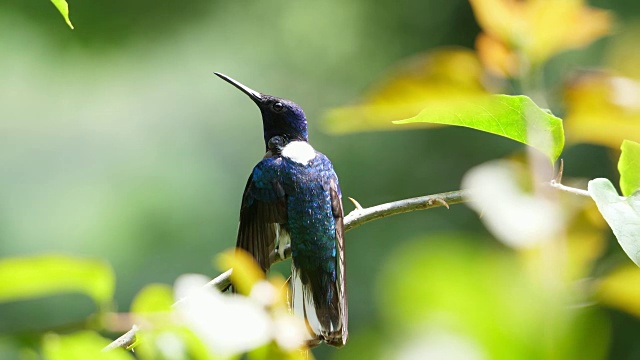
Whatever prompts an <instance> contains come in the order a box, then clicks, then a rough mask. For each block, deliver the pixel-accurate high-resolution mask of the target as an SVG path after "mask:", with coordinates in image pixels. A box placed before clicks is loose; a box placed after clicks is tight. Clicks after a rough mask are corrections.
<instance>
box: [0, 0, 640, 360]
mask: <svg viewBox="0 0 640 360" xmlns="http://www.w3.org/2000/svg"><path fill="white" fill-rule="evenodd" d="M590 4H591V5H592V6H597V7H601V8H604V9H608V10H611V11H612V12H613V13H615V16H616V18H617V29H616V30H617V31H618V32H624V31H626V29H628V28H630V27H632V26H633V24H634V23H635V22H637V21H640V3H638V2H634V1H627V0H610V1H607V0H597V1H596V0H594V1H590ZM69 5H70V9H71V13H70V15H71V20H72V22H73V24H74V26H75V30H70V29H69V28H68V27H67V26H66V25H65V24H64V22H63V20H62V19H61V17H60V15H59V14H58V13H57V11H56V9H55V8H54V7H53V6H52V4H51V3H50V2H48V1H44V0H42V1H11V2H3V3H1V4H0V34H1V35H0V256H1V257H12V256H23V255H32V254H42V253H61V254H72V255H77V256H87V257H96V258H100V259H104V260H106V261H108V262H109V263H110V264H111V266H112V267H113V269H114V270H115V274H116V277H117V288H116V304H117V305H116V306H117V309H119V310H121V311H126V310H127V309H129V306H130V304H131V301H132V299H133V297H134V296H135V294H136V293H137V292H138V291H139V290H140V289H141V288H143V287H144V286H145V285H146V284H148V283H152V282H159V283H167V284H171V283H173V281H174V280H175V279H176V278H177V277H178V276H179V275H180V274H183V273H191V272H195V273H203V274H208V275H211V276H215V275H216V274H217V273H218V272H219V270H218V269H217V268H216V266H215V265H214V263H213V261H212V259H214V257H215V256H216V254H218V253H219V252H221V251H223V250H224V249H227V248H229V247H232V246H233V245H234V242H235V233H236V230H237V219H238V213H239V205H240V198H241V194H242V191H243V188H244V185H245V181H246V178H247V176H248V174H249V173H250V171H251V168H252V167H253V166H254V164H255V163H256V162H257V161H258V160H259V159H260V158H261V157H262V154H263V151H264V144H263V140H262V132H261V131H262V128H261V122H260V118H259V112H258V110H257V109H256V107H255V106H254V105H253V103H252V102H251V101H249V100H248V99H247V98H246V97H245V96H244V95H243V94H242V93H240V92H238V91H237V90H236V89H234V88H233V87H231V86H229V85H228V84H226V83H224V82H223V81H221V80H220V79H218V78H216V77H215V76H214V75H213V71H219V72H223V73H225V74H228V75H230V76H232V77H234V78H236V79H238V80H239V81H241V82H243V83H245V84H246V85H248V86H250V87H252V88H254V89H256V90H258V91H262V92H265V93H268V94H273V95H277V96H281V97H284V98H289V99H292V100H294V101H295V102H297V103H298V104H300V105H301V106H302V107H303V108H304V109H305V112H306V114H307V117H308V119H309V124H310V140H311V142H312V144H313V145H314V146H315V147H316V149H319V150H320V151H322V152H323V153H325V154H326V155H327V156H328V157H329V158H330V159H331V160H332V161H333V164H334V166H335V168H336V171H337V173H338V175H339V177H340V181H341V187H342V192H343V194H344V195H345V196H350V197H353V198H355V199H357V200H358V201H359V202H360V203H361V204H362V205H363V206H371V205H375V204H379V203H383V202H388V201H393V200H397V199H401V198H406V197H414V196H420V195H427V194H432V193H439V192H444V191H451V190H456V189H459V188H460V183H461V178H462V176H463V175H464V174H465V172H466V171H467V170H468V169H469V168H471V167H473V166H475V165H478V164H481V163H483V162H485V161H488V160H491V159H495V158H501V157H504V156H507V155H509V154H511V153H512V152H513V151H515V150H516V149H518V148H520V147H521V146H520V145H518V144H516V143H514V142H511V141H508V140H506V139H502V138H498V137H495V136H493V135H489V134H484V133H480V132H477V131H473V130H470V129H464V128H439V129H424V130H412V131H392V132H358V133H350V134H342V135H335V134H331V133H330V132H327V131H326V126H324V125H323V121H322V119H323V118H324V115H325V113H326V111H327V110H329V109H331V108H334V107H337V106H341V105H345V104H348V103H353V102H354V101H356V100H357V99H358V98H360V97H361V96H362V94H363V92H364V91H365V89H367V88H368V87H369V86H370V85H371V84H372V83H374V82H376V81H378V80H379V79H380V78H381V77H382V75H383V74H385V73H386V72H388V71H389V69H390V68H393V67H394V66H395V64H397V63H398V61H400V60H402V59H405V58H407V57H409V56H412V55H415V54H417V53H421V52H424V51H426V50H429V49H432V48H435V47H439V46H462V47H467V48H473V46H474V42H475V39H476V36H477V34H478V32H479V26H478V24H477V23H476V20H475V19H474V16H473V12H472V9H471V7H470V5H469V3H468V2H467V1H464V0H452V1H435V0H427V1H415V0H400V1H389V0H383V1H376V2H371V1H365V0H353V1H348V2H347V1H337V0H328V1H321V2H320V1H316V2H310V1H303V2H289V1H282V0H268V1H233V2H231V1H204V0H190V1H181V2H175V1H174V2H171V1H168V2H167V1H165V2H158V1H150V0H140V1H135V2H129V1H121V0H118V1H92V2H86V1H85V2H83V1H73V0H71V1H70V4H69ZM610 39H611V38H610V37H605V38H603V39H601V40H599V41H597V42H595V43H594V44H592V45H591V46H590V47H588V48H584V49H579V50H573V51H570V52H567V53H564V54H561V55H559V56H558V57H556V58H554V59H553V60H552V61H551V62H550V63H549V64H548V66H547V73H546V74H547V75H546V76H547V77H548V78H549V79H550V81H551V82H553V81H554V80H556V79H559V78H561V77H562V75H563V72H564V71H566V69H567V67H568V64H569V65H571V67H573V68H575V69H580V68H583V67H584V68H586V67H598V66H600V64H602V62H603V58H604V57H605V54H606V53H607V50H608V49H609V47H608V46H609V44H610V41H611V40H610ZM637 39H638V40H640V37H637ZM563 158H564V159H565V162H566V163H568V164H570V166H569V167H567V169H566V172H565V174H566V176H571V177H586V178H594V177H608V178H610V179H616V178H617V174H616V171H615V161H616V159H615V158H614V157H613V156H611V154H610V152H609V151H608V150H607V149H605V148H603V147H600V146H597V145H590V144H582V145H576V146H573V147H571V148H568V149H567V150H566V151H565V154H564V155H563ZM345 209H346V211H347V212H348V211H350V210H352V209H353V205H352V204H351V203H349V202H348V201H345ZM445 232H447V233H452V232H453V233H456V234H465V233H473V237H472V238H470V240H468V241H469V242H470V243H471V242H473V244H470V246H472V248H473V249H476V248H477V249H498V250H499V249H501V248H502V247H503V246H502V245H500V243H498V242H496V241H495V240H493V239H492V237H491V235H490V234H489V233H488V232H487V230H485V228H484V227H483V225H482V223H481V221H480V220H479V219H478V216H477V214H476V213H474V212H473V211H472V210H470V209H468V208H467V207H466V206H463V205H457V206H452V208H451V209H450V210H446V209H435V210H429V211H427V212H413V213H408V214H405V215H401V216H397V217H392V218H387V219H383V220H380V221H376V222H372V223H370V224H367V225H365V226H362V227H360V228H358V229H356V230H353V231H350V232H349V233H348V234H347V260H348V270H347V274H348V275H347V278H348V281H347V283H348V291H349V303H350V314H349V319H350V333H351V341H352V343H353V348H352V349H360V350H361V349H366V348H367V347H366V346H364V347H363V346H359V345H358V344H363V343H365V344H366V343H369V344H370V346H372V347H376V346H381V345H380V343H379V341H382V340H384V339H380V338H377V337H375V336H374V335H372V334H375V333H376V332H378V330H379V332H382V333H389V332H391V333H392V332H393V331H390V330H389V329H383V328H384V327H386V326H390V325H389V324H393V322H389V321H388V320H385V319H383V317H384V315H380V314H381V310H380V307H383V306H392V305H389V303H388V302H386V301H385V300H384V296H382V298H383V300H380V299H381V296H380V293H381V292H384V291H383V290H384V288H385V287H384V286H383V285H381V283H383V282H384V281H393V280H389V279H390V278H389V273H388V269H389V267H390V266H393V265H389V263H388V261H389V258H390V254H393V253H394V251H395V250H396V249H399V248H402V247H403V246H405V251H406V246H414V245H415V243H416V242H418V243H419V244H424V243H429V242H430V241H431V240H430V239H434V238H437V237H438V234H442V233H445ZM447 236H451V235H447ZM459 237H461V238H464V236H459ZM612 239H613V238H609V244H613V245H615V240H612ZM407 244H409V245H407ZM411 244H413V245H411ZM436 248H437V249H441V248H440V247H436ZM608 249H609V250H608V256H607V258H606V261H603V263H604V265H602V266H604V267H605V268H610V267H612V266H613V265H611V264H612V263H615V264H618V263H624V262H628V261H629V260H628V259H626V258H625V256H624V255H623V254H622V253H621V252H620V251H619V249H618V248H617V246H608ZM478 251H484V250H478ZM469 256H470V257H473V254H469ZM453 257H455V256H453ZM384 269H387V272H385V270H384ZM276 271H281V272H283V273H285V274H286V272H287V265H284V264H281V265H279V266H278V267H277V268H276ZM595 271H597V270H595ZM405 275H406V276H411V275H410V274H405ZM43 276H46V274H43ZM402 276H404V275H402ZM447 276H448V274H447V273H443V274H442V277H443V278H445V279H446V278H447ZM455 278H456V277H455V276H454V277H453V278H452V279H455ZM381 279H385V280H381ZM419 280H420V279H417V280H416V281H419ZM0 281H2V280H1V279H0ZM452 281H453V280H452ZM392 288H393V287H392V286H391V287H390V289H392ZM91 307H92V305H91V302H90V301H89V300H87V299H85V298H84V297H82V296H75V295H59V296H53V297H48V298H46V299H38V300H31V301H26V302H20V303H8V304H0V333H11V332H26V333H28V332H29V331H34V330H39V329H44V328H47V327H54V328H55V327H58V326H64V324H67V323H70V322H71V323H72V322H73V321H75V320H77V319H80V318H82V317H83V316H85V315H86V313H87V312H90V311H91ZM599 316H601V317H602V318H604V319H605V320H602V323H604V324H606V327H607V328H608V327H609V326H610V328H611V334H610V335H607V338H609V336H610V340H608V346H606V348H607V350H606V354H608V355H606V356H607V357H609V356H610V357H611V358H617V359H624V358H628V359H632V358H637V357H638V356H640V345H638V343H637V341H636V339H635V336H633V334H637V332H638V331H639V330H640V322H638V320H637V319H636V318H635V317H633V316H632V315H629V314H627V313H625V312H621V311H618V310H613V309H604V310H603V312H602V313H600V315H599ZM367 337H371V339H372V340H371V341H370V342H368V341H367V340H366V339H367ZM596 337H597V336H596ZM605 342H607V341H605ZM360 350H358V351H360ZM355 351H356V350H352V352H349V346H348V347H347V349H345V350H344V353H343V354H342V355H341V354H340V351H337V352H336V350H334V349H331V348H328V347H320V348H319V349H317V350H314V355H315V356H316V357H317V358H319V359H323V358H332V357H340V358H348V357H349V356H356V355H355ZM347 354H351V355H347ZM360 354H361V355H362V354H363V353H360Z"/></svg>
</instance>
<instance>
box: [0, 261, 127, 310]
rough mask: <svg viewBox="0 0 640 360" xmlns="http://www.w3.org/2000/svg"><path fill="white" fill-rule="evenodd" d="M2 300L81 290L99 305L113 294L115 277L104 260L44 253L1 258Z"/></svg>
mask: <svg viewBox="0 0 640 360" xmlns="http://www.w3.org/2000/svg"><path fill="white" fill-rule="evenodd" d="M0 279H2V281H0V303H2V302H9V301H16V300H24V299H31V298H36V297H42V296H47V295H52V294H60V293H68V292H80V293H83V294H86V295H88V296H89V297H91V298H92V299H93V300H94V301H95V302H96V303H97V304H98V305H99V306H106V305H108V304H109V303H110V302H111V299H112V298H113V291H114V288H115V277H114V274H113V270H112V269H111V267H110V266H109V265H108V264H107V263H105V262H103V261H100V260H92V259H81V258H76V257H71V256H61V255H41V256H33V257H23V258H7V259H3V260H0Z"/></svg>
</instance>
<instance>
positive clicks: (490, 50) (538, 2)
mask: <svg viewBox="0 0 640 360" xmlns="http://www.w3.org/2000/svg"><path fill="white" fill-rule="evenodd" d="M470 3H471V6H472V7H473V11H474V13H475V16H476V19H477V20H478V23H479V24H480V26H481V28H482V29H483V30H484V32H485V34H486V36H489V37H491V38H492V42H494V43H497V42H500V43H502V44H503V45H504V47H505V48H507V49H509V51H510V52H512V53H513V54H514V55H515V56H519V57H524V59H522V58H521V59H520V61H525V64H518V66H523V65H525V66H528V65H529V63H531V64H534V65H537V64H541V63H542V62H544V61H545V60H547V59H548V58H549V57H551V56H553V55H554V54H557V53H559V52H561V51H564V50H567V49H572V48H578V47H582V46H585V45H588V44H590V43H591V42H593V41H594V40H596V39H598V38H600V37H602V36H604V35H607V34H608V33H609V32H610V28H611V26H612V21H613V19H612V15H611V14H610V13H609V12H607V11H605V10H601V9H595V8H591V7H589V6H587V5H586V4H585V2H584V1H582V0H525V1H521V0H520V1H519V0H470ZM483 36H484V35H483ZM487 44H488V43H487V42H486V41H485V40H483V41H481V42H480V46H479V47H478V51H480V52H483V54H481V56H480V57H481V58H482V59H483V61H484V62H485V63H486V64H487V66H488V67H489V68H490V69H500V70H506V72H507V73H508V72H511V71H513V70H514V69H515V67H513V66H509V67H506V68H505V67H504V66H503V65H504V59H505V54H504V51H503V50H500V51H496V49H497V47H496V46H487ZM513 74H514V73H510V74H508V75H513Z"/></svg>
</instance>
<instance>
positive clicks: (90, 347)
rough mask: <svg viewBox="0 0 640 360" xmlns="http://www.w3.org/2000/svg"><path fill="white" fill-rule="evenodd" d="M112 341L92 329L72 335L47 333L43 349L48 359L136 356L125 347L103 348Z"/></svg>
mask: <svg viewBox="0 0 640 360" xmlns="http://www.w3.org/2000/svg"><path fill="white" fill-rule="evenodd" d="M109 343H110V340H108V339H105V338H103V337H101V336H100V335H98V334H97V333H95V332H92V331H83V332H77V333H75V334H70V335H57V334H47V335H45V337H44V339H43V344H42V351H43V353H44V358H45V359H46V360H84V359H92V360H132V359H134V357H133V356H132V355H131V354H129V353H127V352H126V351H125V350H124V349H121V348H116V349H113V350H110V351H104V352H103V351H102V349H103V348H104V347H105V346H107V345H108V344H109Z"/></svg>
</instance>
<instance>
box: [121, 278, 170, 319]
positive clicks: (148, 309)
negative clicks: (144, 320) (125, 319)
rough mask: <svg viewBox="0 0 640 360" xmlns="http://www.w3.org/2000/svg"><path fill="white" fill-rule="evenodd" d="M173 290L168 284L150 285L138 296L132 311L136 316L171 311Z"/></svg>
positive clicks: (132, 305)
mask: <svg viewBox="0 0 640 360" xmlns="http://www.w3.org/2000/svg"><path fill="white" fill-rule="evenodd" d="M173 303H174V301H173V289H172V288H171V286H169V285H166V284H150V285H147V286H145V287H144V288H143V289H142V290H140V292H139V293H138V295H136V297H135V299H134V300H133V303H132V304H131V311H132V312H134V313H136V314H143V313H153V312H162V311H171V305H173Z"/></svg>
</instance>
